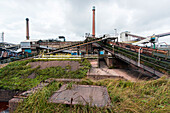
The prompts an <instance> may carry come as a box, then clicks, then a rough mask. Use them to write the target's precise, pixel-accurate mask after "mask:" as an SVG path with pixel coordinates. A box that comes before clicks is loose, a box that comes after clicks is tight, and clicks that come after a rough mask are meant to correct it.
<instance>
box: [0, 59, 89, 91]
mask: <svg viewBox="0 0 170 113" xmlns="http://www.w3.org/2000/svg"><path fill="white" fill-rule="evenodd" d="M36 61H39V60H34V59H29V60H24V61H16V62H11V63H9V64H8V65H7V66H5V67H3V68H1V69H0V89H10V90H22V91H25V90H28V89H30V88H32V87H35V86H36V85H38V84H39V83H40V82H41V81H44V80H46V79H48V78H83V77H85V75H86V73H87V71H88V69H89V68H90V66H91V65H90V63H89V62H88V61H87V60H86V59H84V60H83V61H81V60H74V61H78V62H79V63H80V64H81V65H82V67H81V68H79V69H78V70H76V71H71V67H70V66H69V65H68V66H66V67H65V68H61V67H59V66H58V67H49V68H46V69H40V67H36V68H34V69H33V68H31V66H30V65H27V64H28V63H29V62H36ZM41 61H51V60H41ZM62 61H63V59H62ZM32 73H35V75H36V78H34V79H31V78H28V76H29V75H31V74H32Z"/></svg>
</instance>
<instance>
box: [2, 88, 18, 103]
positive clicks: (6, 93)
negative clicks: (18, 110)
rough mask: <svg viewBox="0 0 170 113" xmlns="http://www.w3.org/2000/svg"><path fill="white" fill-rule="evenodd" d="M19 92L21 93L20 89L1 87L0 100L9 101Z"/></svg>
mask: <svg viewBox="0 0 170 113" xmlns="http://www.w3.org/2000/svg"><path fill="white" fill-rule="evenodd" d="M18 93H20V91H13V90H5V89H0V101H2V102H8V101H9V100H10V99H12V98H13V96H15V95H17V94H18Z"/></svg>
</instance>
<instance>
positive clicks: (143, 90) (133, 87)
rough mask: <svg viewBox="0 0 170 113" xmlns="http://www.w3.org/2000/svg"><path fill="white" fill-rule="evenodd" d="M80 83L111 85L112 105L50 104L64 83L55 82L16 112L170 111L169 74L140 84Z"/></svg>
mask: <svg viewBox="0 0 170 113" xmlns="http://www.w3.org/2000/svg"><path fill="white" fill-rule="evenodd" d="M79 84H84V85H98V86H105V87H107V89H108V93H109V95H110V98H111V102H112V106H111V107H108V108H106V107H103V108H97V107H90V106H81V105H74V106H72V107H71V106H69V105H63V104H51V103H47V101H48V99H49V98H50V96H51V95H52V94H53V92H54V91H56V90H57V89H59V88H60V87H61V86H62V83H61V82H53V83H51V84H50V85H49V86H48V87H45V88H44V89H43V90H41V91H39V92H37V93H36V94H33V95H32V96H30V97H29V98H28V99H26V100H25V101H24V102H23V103H21V104H20V105H19V107H18V109H17V110H16V112H45V113H49V112H60V113H64V112H65V113H66V112H78V113H79V112H87V113H88V112H92V113H93V112H95V113H97V112H101V113H103V112H106V113H112V112H113V113H124V112H125V113H156V112H157V113H166V112H168V111H169V110H170V87H169V86H170V80H169V79H168V78H166V77H162V78H160V79H158V80H152V81H143V82H137V83H134V82H130V81H125V80H112V79H106V80H100V81H93V80H91V79H83V81H82V82H81V83H79Z"/></svg>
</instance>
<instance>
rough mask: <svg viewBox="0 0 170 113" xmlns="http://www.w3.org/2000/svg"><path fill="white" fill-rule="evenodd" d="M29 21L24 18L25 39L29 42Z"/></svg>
mask: <svg viewBox="0 0 170 113" xmlns="http://www.w3.org/2000/svg"><path fill="white" fill-rule="evenodd" d="M29 38H30V37H29V19H28V18H26V39H27V40H29Z"/></svg>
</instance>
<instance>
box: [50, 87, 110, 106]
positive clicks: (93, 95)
mask: <svg viewBox="0 0 170 113" xmlns="http://www.w3.org/2000/svg"><path fill="white" fill-rule="evenodd" d="M67 87H68V85H67V84H65V85H63V86H62V87H61V88H60V89H59V90H58V91H56V92H55V93H54V94H53V95H52V96H51V98H50V99H49V102H50V103H62V104H81V105H86V104H89V105H91V106H97V107H103V106H110V103H111V101H110V97H109V95H108V92H107V88H106V87H103V86H92V85H72V87H71V88H70V89H68V88H67Z"/></svg>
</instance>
